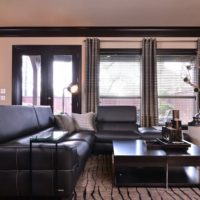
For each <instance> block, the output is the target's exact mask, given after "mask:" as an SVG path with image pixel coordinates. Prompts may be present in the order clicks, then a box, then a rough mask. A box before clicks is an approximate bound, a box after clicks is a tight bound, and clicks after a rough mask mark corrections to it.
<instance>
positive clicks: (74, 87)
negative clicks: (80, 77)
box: [67, 83, 78, 94]
mask: <svg viewBox="0 0 200 200" xmlns="http://www.w3.org/2000/svg"><path fill="white" fill-rule="evenodd" d="M67 90H68V91H69V92H70V93H72V94H76V93H78V84H73V83H71V84H70V85H69V86H68V87H67Z"/></svg>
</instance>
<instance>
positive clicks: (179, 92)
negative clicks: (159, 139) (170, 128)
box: [157, 55, 198, 124]
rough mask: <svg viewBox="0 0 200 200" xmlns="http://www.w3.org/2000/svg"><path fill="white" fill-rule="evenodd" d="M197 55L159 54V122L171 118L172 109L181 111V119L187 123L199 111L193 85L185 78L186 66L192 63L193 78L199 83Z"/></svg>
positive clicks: (162, 122)
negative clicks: (196, 65) (184, 79)
mask: <svg viewBox="0 0 200 200" xmlns="http://www.w3.org/2000/svg"><path fill="white" fill-rule="evenodd" d="M195 64H196V56H195V55H159V56H157V78H158V100H159V108H158V110H159V123H160V124H164V123H165V122H166V121H168V120H171V117H172V116H171V111H170V110H172V109H177V110H179V111H180V119H181V120H182V123H183V124H187V123H188V121H190V120H191V119H192V117H193V115H194V113H195V112H196V111H197V109H196V94H195V93H194V91H193V87H191V86H190V85H189V84H186V83H185V82H184V81H183V78H184V77H185V75H186V74H187V70H186V66H187V65H191V66H192V67H193V68H192V70H191V71H190V76H191V80H192V82H193V83H195V84H197V83H198V80H197V78H198V73H197V68H194V66H195Z"/></svg>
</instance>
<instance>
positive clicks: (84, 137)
mask: <svg viewBox="0 0 200 200" xmlns="http://www.w3.org/2000/svg"><path fill="white" fill-rule="evenodd" d="M66 140H77V141H78V140H80V141H85V142H87V143H88V144H89V146H90V147H92V145H93V143H94V140H95V133H94V132H93V131H81V132H76V133H73V134H71V135H70V136H69V137H67V138H66Z"/></svg>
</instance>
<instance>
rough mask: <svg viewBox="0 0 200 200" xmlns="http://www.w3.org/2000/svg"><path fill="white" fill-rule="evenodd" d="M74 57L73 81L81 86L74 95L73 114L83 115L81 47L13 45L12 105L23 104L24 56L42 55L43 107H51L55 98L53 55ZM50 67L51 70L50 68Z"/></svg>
mask: <svg viewBox="0 0 200 200" xmlns="http://www.w3.org/2000/svg"><path fill="white" fill-rule="evenodd" d="M62 54H70V55H72V61H73V77H72V81H73V82H74V83H77V84H78V86H79V93H78V94H74V95H72V112H76V113H81V46H80V45H13V47H12V104H13V105H21V104H22V73H21V66H22V59H21V57H22V55H41V58H42V59H41V65H42V68H41V81H42V82H41V105H51V107H52V108H53V101H51V102H49V100H48V97H49V96H51V97H53V88H52V87H51V86H52V65H51V63H52V62H51V61H52V60H51V58H52V55H62ZM49 66H50V68H49Z"/></svg>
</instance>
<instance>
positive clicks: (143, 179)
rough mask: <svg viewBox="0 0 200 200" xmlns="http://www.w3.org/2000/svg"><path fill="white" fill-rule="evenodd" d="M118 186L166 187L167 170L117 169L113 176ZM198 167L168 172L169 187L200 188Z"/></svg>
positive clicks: (157, 168)
mask: <svg viewBox="0 0 200 200" xmlns="http://www.w3.org/2000/svg"><path fill="white" fill-rule="evenodd" d="M113 176H114V177H113V178H114V179H113V180H114V184H115V185H116V186H126V187H128V186H135V187H166V168H163V167H142V168H141V167H140V168H137V167H131V168H125V169H115V175H114V174H113ZM199 184H200V174H199V169H198V167H173V168H170V169H169V170H168V186H170V187H172V186H177V187H178V186H181V187H188V186H193V187H194V186H199Z"/></svg>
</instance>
